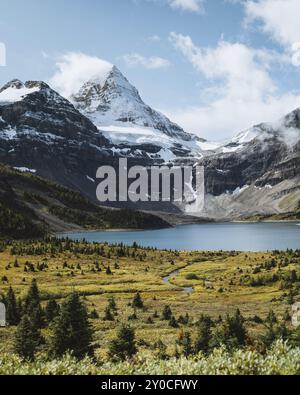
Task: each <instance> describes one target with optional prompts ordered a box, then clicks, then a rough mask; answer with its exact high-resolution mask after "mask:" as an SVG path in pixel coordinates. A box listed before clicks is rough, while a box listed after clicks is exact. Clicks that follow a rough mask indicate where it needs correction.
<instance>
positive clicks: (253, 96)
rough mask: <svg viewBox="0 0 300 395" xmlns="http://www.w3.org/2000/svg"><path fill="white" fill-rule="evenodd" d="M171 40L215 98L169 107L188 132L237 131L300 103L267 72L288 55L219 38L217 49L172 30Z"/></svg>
mask: <svg viewBox="0 0 300 395" xmlns="http://www.w3.org/2000/svg"><path fill="white" fill-rule="evenodd" d="M170 40H171V42H172V43H173V45H174V46H175V48H177V49H178V50H179V51H180V52H181V53H182V54H183V55H184V57H185V58H186V59H187V60H188V61H189V62H190V63H191V64H192V66H193V67H194V69H195V70H197V71H198V72H199V73H201V74H202V75H203V76H204V77H206V79H207V80H208V81H209V82H211V83H212V84H213V89H210V93H211V92H213V93H214V94H213V97H211V98H210V100H209V101H207V103H206V104H204V105H201V106H194V107H188V108H184V109H175V110H173V111H172V110H171V111H167V112H168V115H169V116H171V117H172V119H174V120H175V121H176V122H178V123H179V124H181V125H183V126H184V127H185V128H186V129H187V130H189V131H191V132H194V133H197V134H199V135H200V136H204V137H206V138H208V139H222V138H228V137H231V136H232V134H233V133H236V132H239V131H241V130H243V129H246V128H248V127H250V126H252V125H253V124H256V123H259V122H263V121H273V120H276V119H277V118H278V117H280V116H281V115H284V114H285V113H287V112H288V111H290V110H293V109H294V108H296V107H297V106H299V105H300V95H294V94H288V95H281V94H279V93H278V92H277V87H276V84H275V82H274V81H273V80H272V78H271V76H270V74H269V67H270V65H271V63H272V62H278V61H283V62H284V61H285V58H284V57H281V56H280V55H278V54H276V53H273V52H270V51H266V50H256V49H253V48H250V47H248V46H246V45H244V44H241V43H229V42H225V41H220V42H219V43H218V45H217V46H216V47H215V48H201V47H198V46H196V45H195V44H194V43H193V41H192V39H191V38H190V37H189V36H183V35H180V34H176V33H171V34H170Z"/></svg>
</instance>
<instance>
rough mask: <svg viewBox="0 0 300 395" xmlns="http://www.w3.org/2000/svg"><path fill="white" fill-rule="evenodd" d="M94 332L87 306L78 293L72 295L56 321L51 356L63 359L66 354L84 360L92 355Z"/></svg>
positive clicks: (63, 305)
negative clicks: (68, 353) (69, 353)
mask: <svg viewBox="0 0 300 395" xmlns="http://www.w3.org/2000/svg"><path fill="white" fill-rule="evenodd" d="M91 342H92V331H91V328H90V325H89V321H88V312H87V309H86V306H85V305H84V304H83V303H82V302H81V301H80V298H79V295H78V294H77V293H73V294H71V295H70V296H69V297H68V298H67V299H66V300H65V301H64V303H63V304H62V306H61V309H60V313H59V316H58V317H57V319H56V320H55V324H54V329H53V338H52V342H51V347H50V354H51V355H52V356H54V357H61V356H62V355H63V354H65V353H66V352H72V353H73V355H74V356H75V357H76V358H78V359H82V358H84V357H85V356H86V355H92V354H93V351H92V346H91Z"/></svg>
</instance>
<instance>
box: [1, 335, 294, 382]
mask: <svg viewBox="0 0 300 395" xmlns="http://www.w3.org/2000/svg"><path fill="white" fill-rule="evenodd" d="M0 374H1V375H3V374H8V375H28V374H32V375H49V374H52V375H74V374H75V375H80V374H82V375H88V374H92V375H121V374H127V375H141V374H145V375H155V374H158V375H172V374H179V375H181V374H188V375H192V374H196V375H204V374H207V375H277V374H279V375H297V374H300V348H292V347H290V346H289V345H287V343H284V342H283V341H277V342H276V343H275V344H274V345H273V347H272V348H271V349H270V350H269V351H268V353H267V354H265V355H261V354H259V353H258V352H256V351H243V350H238V351H235V352H234V353H232V354H230V353H229V352H228V351H226V349H225V348H219V349H216V350H214V351H213V353H212V354H211V355H210V356H209V357H205V356H204V355H203V354H199V355H198V356H196V357H193V358H185V357H181V358H178V359H175V358H171V359H169V360H157V359H156V358H154V357H153V356H151V355H149V354H147V353H145V354H142V353H139V354H137V355H136V357H135V358H134V359H132V360H129V361H125V362H118V363H113V362H107V363H104V364H102V365H98V366H97V365H95V364H94V363H93V362H92V360H91V359H90V358H84V359H83V360H81V361H78V360H77V359H75V358H74V357H72V356H70V355H65V356H64V357H63V358H62V359H59V360H54V361H46V360H44V359H42V358H41V357H37V359H36V360H35V361H34V362H23V361H22V359H21V358H19V357H18V356H16V355H11V354H0Z"/></svg>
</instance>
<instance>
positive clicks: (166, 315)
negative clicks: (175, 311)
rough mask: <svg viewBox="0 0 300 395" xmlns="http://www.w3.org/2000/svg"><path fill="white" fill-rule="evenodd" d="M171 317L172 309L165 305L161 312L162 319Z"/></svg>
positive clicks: (166, 319)
mask: <svg viewBox="0 0 300 395" xmlns="http://www.w3.org/2000/svg"><path fill="white" fill-rule="evenodd" d="M171 318H172V310H171V307H170V306H165V307H164V309H163V312H162V319H163V320H165V321H169V320H170V319H171Z"/></svg>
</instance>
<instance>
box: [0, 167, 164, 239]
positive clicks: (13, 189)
mask: <svg viewBox="0 0 300 395" xmlns="http://www.w3.org/2000/svg"><path fill="white" fill-rule="evenodd" d="M168 226H169V224H168V222H167V221H165V220H163V219H160V218H158V217H156V216H154V215H151V214H148V213H141V212H132V211H129V210H126V209H123V210H117V209H109V208H103V207H99V206H97V205H95V204H93V203H91V202H90V201H89V200H87V199H86V198H84V197H83V196H82V195H81V194H80V193H79V192H75V191H73V190H70V189H68V188H65V187H63V186H61V185H58V184H55V183H53V182H50V181H48V180H46V179H44V178H41V177H37V176H35V175H33V174H31V173H29V172H26V171H24V170H15V169H13V168H11V167H9V166H5V165H0V239H1V238H4V237H13V238H30V237H38V236H43V235H45V234H46V233H49V232H62V231H71V230H72V231H73V230H81V229H89V230H91V229H106V228H108V229H118V228H124V229H125V228H127V229H147V228H151V229H152V228H156V227H157V228H161V227H168Z"/></svg>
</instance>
